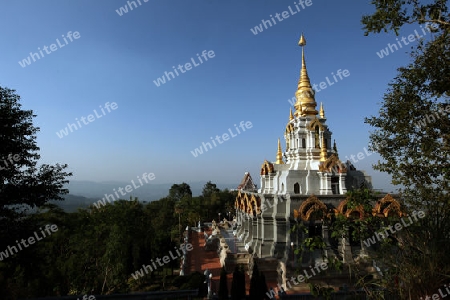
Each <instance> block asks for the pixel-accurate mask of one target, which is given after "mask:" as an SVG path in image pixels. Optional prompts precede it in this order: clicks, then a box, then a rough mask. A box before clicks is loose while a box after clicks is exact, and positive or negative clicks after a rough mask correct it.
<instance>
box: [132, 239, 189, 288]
mask: <svg viewBox="0 0 450 300" xmlns="http://www.w3.org/2000/svg"><path fill="white" fill-rule="evenodd" d="M185 248H186V249H185ZM193 249H194V247H193V246H192V244H190V243H187V244H186V246H185V245H184V244H182V245H181V247H180V250H181V253H180V251H178V248H177V247H175V251H176V253H177V256H175V255H173V253H172V250H171V251H169V255H170V257H169V256H168V255H166V256H164V257H163V258H162V259H161V258H159V257H157V258H156V259H155V261H156V262H157V263H158V265H159V266H160V267H162V266H164V264H168V263H169V262H170V261H171V260H176V259H178V258H180V257H181V256H183V254H184V253H185V252H186V251H192V250H193ZM171 258H172V259H171ZM161 260H162V261H163V263H161ZM151 264H152V265H142V268H141V269H139V270H138V271H136V272H134V273H133V274H131V276H133V278H134V279H135V280H138V279H139V277H144V275H145V274H148V271H147V270H150V272H152V271H154V270H156V269H157V268H158V266H157V265H156V264H155V262H154V261H153V259H152V260H151ZM144 271H145V274H144Z"/></svg>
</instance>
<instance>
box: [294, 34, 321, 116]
mask: <svg viewBox="0 0 450 300" xmlns="http://www.w3.org/2000/svg"><path fill="white" fill-rule="evenodd" d="M298 45H299V46H300V47H302V69H301V72H300V79H299V81H298V87H297V91H296V92H295V97H296V98H297V102H296V103H295V105H294V106H295V109H296V110H297V112H296V115H298V112H303V114H304V115H313V116H315V115H317V110H316V105H317V103H316V100H315V98H314V90H313V89H312V86H311V82H310V80H309V77H308V71H307V70H306V62H305V48H304V46H305V45H306V39H305V37H304V36H303V33H302V35H301V37H300V41H299V42H298ZM300 114H301V113H300Z"/></svg>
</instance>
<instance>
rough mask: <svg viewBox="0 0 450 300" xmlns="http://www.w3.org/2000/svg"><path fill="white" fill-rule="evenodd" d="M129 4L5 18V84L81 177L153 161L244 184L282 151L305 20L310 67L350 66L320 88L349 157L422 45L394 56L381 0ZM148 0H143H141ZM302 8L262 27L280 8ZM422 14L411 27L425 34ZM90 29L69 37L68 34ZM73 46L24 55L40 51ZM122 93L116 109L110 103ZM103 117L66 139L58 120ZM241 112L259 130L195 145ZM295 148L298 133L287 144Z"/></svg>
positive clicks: (19, 4) (18, 11)
mask: <svg viewBox="0 0 450 300" xmlns="http://www.w3.org/2000/svg"><path fill="white" fill-rule="evenodd" d="M140 2H141V5H139V4H137V5H138V7H137V8H134V9H133V10H130V9H129V8H128V10H129V11H128V13H123V15H122V16H119V14H118V13H117V12H116V10H118V9H119V8H120V7H122V6H124V5H127V1H123V0H108V1H91V0H89V1H88V0H78V1H71V2H69V1H47V0H41V1H8V2H5V3H3V4H2V18H1V19H0V34H1V36H2V43H1V44H0V49H1V53H2V55H1V57H0V70H1V72H0V85H2V86H4V87H5V86H6V87H9V88H12V89H15V90H16V91H17V93H18V94H19V95H20V96H21V97H22V104H23V108H25V109H32V110H33V111H34V113H35V114H37V117H36V119H35V125H36V126H38V127H40V130H41V131H40V132H39V134H38V139H37V142H38V145H39V147H40V148H41V161H42V163H51V164H53V163H57V162H59V163H67V164H68V165H69V170H70V171H72V172H73V173H74V176H73V177H72V178H71V179H73V180H93V181H130V180H131V179H134V178H136V176H138V175H141V174H143V173H144V172H152V173H154V174H155V177H156V179H155V180H154V182H155V183H178V182H182V181H187V182H190V181H191V182H192V181H205V182H206V181H207V180H211V181H213V182H216V183H236V184H238V183H239V181H240V180H241V178H242V177H243V175H244V172H245V171H250V173H251V174H252V175H253V178H254V179H255V181H256V182H257V183H258V184H259V168H260V166H261V164H262V162H263V161H264V159H268V160H271V161H274V160H275V155H276V149H277V139H278V138H281V139H282V140H284V138H283V133H284V129H285V126H286V122H287V120H288V116H289V108H290V104H289V102H288V99H290V98H292V97H293V96H294V93H295V91H296V87H297V81H298V77H299V70H300V66H301V48H300V47H298V46H297V42H298V39H299V37H300V34H301V33H302V32H303V33H304V35H305V37H306V40H307V45H306V48H305V51H306V52H305V53H306V61H307V67H308V72H309V76H310V78H311V82H312V83H317V84H319V83H320V82H321V81H325V78H326V77H327V76H328V77H329V78H330V80H331V81H332V74H331V73H332V72H333V73H335V74H336V71H337V70H338V69H342V70H345V69H347V70H348V72H349V73H350V75H349V76H348V77H345V78H344V79H342V80H339V81H338V82H335V84H334V85H332V86H328V87H327V88H326V89H324V90H322V91H320V92H319V93H317V94H316V101H317V102H318V103H320V102H323V103H324V107H325V112H326V116H327V118H328V120H327V124H328V125H329V127H330V129H331V131H332V132H333V138H334V139H336V142H337V146H338V150H339V154H340V157H341V159H342V158H344V157H345V156H350V155H351V154H353V155H357V154H358V152H364V150H363V149H364V147H367V144H368V138H369V131H370V130H371V128H370V127H369V126H368V125H366V124H364V122H363V120H364V117H367V116H370V115H374V114H377V112H378V109H379V105H380V102H381V99H382V95H383V93H384V92H385V91H386V89H387V84H388V82H389V81H390V80H391V79H392V78H393V77H394V76H395V75H396V68H397V67H399V66H401V65H405V64H406V63H407V62H408V61H409V56H408V54H407V53H406V51H407V50H408V49H409V46H407V47H403V48H402V49H399V50H398V51H394V52H392V53H390V54H389V55H388V56H386V57H384V58H382V59H380V57H379V56H378V55H377V54H376V52H377V51H380V49H382V48H385V47H386V46H387V43H395V42H396V40H395V39H396V36H395V35H394V34H393V33H383V34H379V35H370V36H368V37H365V36H364V34H363V30H362V25H361V23H360V19H361V16H362V15H363V14H366V13H370V12H372V10H373V8H372V7H371V6H370V5H369V4H368V3H369V1H348V0H347V1H317V0H316V1H315V0H312V5H311V6H309V7H306V6H305V8H304V9H303V8H301V7H300V6H299V7H300V8H301V10H300V12H298V11H296V9H295V4H294V1H265V0H264V1H256V0H245V1H242V0H239V1H238V0H228V1H210V0H201V1H200V0H190V1H185V0H183V1H182V0H170V1H168V0H164V1H162V0H150V1H148V2H144V0H140ZM136 3H138V2H137V0H136ZM288 6H291V8H292V9H293V10H294V11H296V12H297V13H296V14H295V15H290V16H289V17H288V18H287V19H284V20H283V21H281V22H280V21H277V24H275V25H273V26H272V27H269V28H268V29H264V30H263V31H262V32H260V33H258V34H256V35H255V34H253V33H252V32H251V30H250V29H251V28H254V27H255V26H258V25H259V24H260V23H261V21H262V19H265V20H268V19H269V18H270V17H269V16H270V15H273V16H274V15H275V14H276V13H282V12H283V11H288V10H289V9H288ZM414 29H420V28H419V26H411V27H408V28H405V29H404V30H402V31H401V33H400V35H401V36H402V35H406V36H407V35H408V34H412V33H414ZM69 31H72V33H74V32H75V31H77V32H79V38H78V39H72V42H70V41H69V40H67V41H68V43H67V44H65V43H64V42H63V39H62V35H64V36H65V37H67V33H68V32H69ZM56 39H59V41H60V43H61V44H62V45H63V47H60V48H58V49H57V50H56V51H54V52H50V54H45V53H44V54H45V55H44V56H43V57H41V58H40V59H36V61H35V62H32V61H31V60H30V62H31V63H30V64H29V65H27V66H26V67H21V65H20V64H19V63H18V62H19V61H22V60H23V59H26V58H27V57H28V56H29V55H30V52H38V47H40V49H41V50H42V49H43V47H44V46H47V47H50V45H51V44H54V43H55V44H56ZM203 50H206V51H211V50H212V51H214V55H215V56H214V57H213V58H209V59H208V61H204V62H203V63H202V64H199V65H198V66H196V67H193V68H192V69H191V70H189V71H186V72H185V73H183V74H180V75H179V76H177V77H175V78H174V79H172V80H170V81H167V82H166V83H165V84H162V85H160V86H159V87H157V86H156V85H155V84H154V82H153V81H154V80H157V78H158V77H161V76H163V74H164V72H166V71H167V72H168V71H173V69H172V66H177V65H178V64H182V65H184V64H186V63H188V62H191V58H192V59H194V60H195V61H196V62H197V64H198V62H199V61H198V59H197V53H199V54H201V53H202V51H203ZM106 102H110V103H112V102H115V103H117V109H115V110H111V111H110V112H106V111H105V112H106V114H104V115H102V114H101V112H100V108H99V106H102V107H103V106H104V105H105V103H106ZM95 109H96V110H97V114H99V115H101V118H97V117H95V119H94V121H92V122H90V123H88V124H87V125H83V126H82V127H81V128H79V129H78V130H74V131H73V132H71V133H69V134H68V135H67V136H64V137H63V138H59V137H58V135H57V134H56V132H59V131H60V130H62V129H64V128H65V127H66V126H67V123H75V119H76V118H78V119H80V118H81V117H85V118H87V117H88V115H89V114H93V111H94V110H95ZM241 121H244V122H245V121H250V122H251V123H252V125H253V126H252V128H250V129H247V130H246V131H245V132H241V134H238V135H237V136H236V137H232V138H230V139H229V140H228V141H226V142H223V144H221V145H217V147H214V148H213V149H211V150H209V151H208V152H205V153H203V154H201V155H199V156H198V157H194V156H193V155H192V153H191V151H193V150H194V149H195V148H197V147H200V146H201V144H202V142H209V141H210V137H215V136H216V135H222V134H223V133H226V132H228V129H231V130H232V131H233V132H235V131H234V130H235V129H234V124H239V122H241ZM282 145H283V148H284V145H285V144H284V142H283V143H282ZM378 159H379V157H378V156H377V155H376V154H372V155H370V156H366V157H365V158H364V159H362V160H360V161H358V162H357V163H355V166H356V167H357V168H358V169H363V170H366V171H367V172H368V173H369V174H370V175H372V176H373V181H374V185H375V188H384V189H386V190H387V191H390V190H392V188H391V186H390V184H389V182H390V178H389V176H388V175H386V174H380V173H377V172H375V171H373V170H372V167H371V165H372V164H373V163H374V162H376V161H377V160H378Z"/></svg>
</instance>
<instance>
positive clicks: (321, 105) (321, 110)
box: [319, 102, 325, 118]
mask: <svg viewBox="0 0 450 300" xmlns="http://www.w3.org/2000/svg"><path fill="white" fill-rule="evenodd" d="M319 114H320V117H321V118H325V110H324V109H323V103H322V102H320V111H319Z"/></svg>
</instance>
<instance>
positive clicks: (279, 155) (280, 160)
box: [275, 139, 284, 165]
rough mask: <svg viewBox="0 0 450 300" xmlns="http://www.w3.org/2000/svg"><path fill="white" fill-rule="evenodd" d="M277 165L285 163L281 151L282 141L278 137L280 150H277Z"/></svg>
mask: <svg viewBox="0 0 450 300" xmlns="http://www.w3.org/2000/svg"><path fill="white" fill-rule="evenodd" d="M275 163H276V164H277V165H282V164H284V162H283V152H282V151H281V143H280V139H278V151H277V161H276V162H275Z"/></svg>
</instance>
